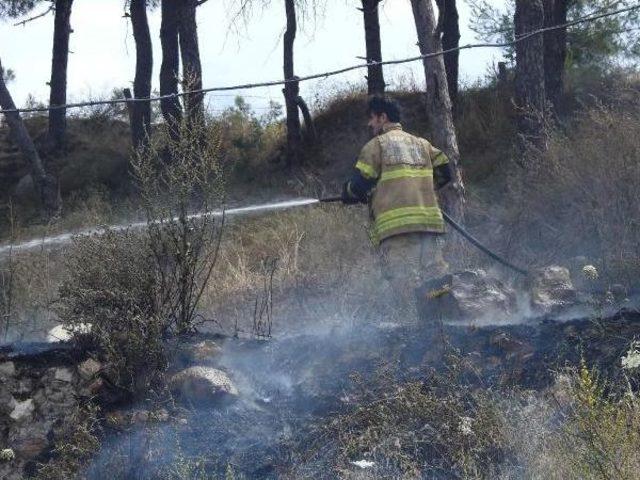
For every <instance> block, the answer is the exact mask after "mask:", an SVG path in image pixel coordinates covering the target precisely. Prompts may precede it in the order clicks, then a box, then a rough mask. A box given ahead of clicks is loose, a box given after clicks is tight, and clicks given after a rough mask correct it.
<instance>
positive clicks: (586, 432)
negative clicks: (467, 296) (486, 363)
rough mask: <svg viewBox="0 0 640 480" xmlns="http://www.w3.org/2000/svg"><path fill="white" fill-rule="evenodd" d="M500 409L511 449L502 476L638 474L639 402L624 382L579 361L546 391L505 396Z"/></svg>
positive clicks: (617, 476) (620, 476)
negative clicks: (605, 376) (613, 380)
mask: <svg viewBox="0 0 640 480" xmlns="http://www.w3.org/2000/svg"><path fill="white" fill-rule="evenodd" d="M500 410H501V415H502V417H503V419H504V421H503V425H504V432H505V433H504V435H505V438H506V441H507V444H508V445H509V449H510V451H511V460H510V462H509V464H508V465H504V466H503V467H502V468H501V475H500V478H504V479H512V478H513V479H517V478H523V477H524V478H549V479H557V480H562V479H566V478H580V479H594V480H595V479H635V478H637V477H638V469H639V468H640V454H639V453H638V452H640V404H639V403H638V397H637V393H634V392H633V391H632V390H630V389H629V388H628V385H614V384H610V383H607V382H605V380H604V379H602V378H601V377H599V376H598V375H597V373H596V372H595V371H594V370H590V369H588V368H587V367H585V365H582V366H581V367H580V368H577V369H570V370H566V371H563V372H562V373H559V374H558V376H557V380H556V384H555V385H554V386H553V387H552V388H551V389H550V391H549V392H547V393H546V394H542V395H540V394H534V393H526V392H519V393H516V394H510V395H505V396H503V398H502V399H501V401H500Z"/></svg>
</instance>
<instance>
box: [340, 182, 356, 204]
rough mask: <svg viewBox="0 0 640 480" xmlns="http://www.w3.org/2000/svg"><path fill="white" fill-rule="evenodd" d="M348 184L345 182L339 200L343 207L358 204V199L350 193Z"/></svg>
mask: <svg viewBox="0 0 640 480" xmlns="http://www.w3.org/2000/svg"><path fill="white" fill-rule="evenodd" d="M350 183H351V181H348V182H345V184H344V186H343V187H342V195H341V198H342V203H344V204H345V205H355V204H356V203H360V199H358V198H357V197H356V196H354V195H353V193H352V192H351V187H350Z"/></svg>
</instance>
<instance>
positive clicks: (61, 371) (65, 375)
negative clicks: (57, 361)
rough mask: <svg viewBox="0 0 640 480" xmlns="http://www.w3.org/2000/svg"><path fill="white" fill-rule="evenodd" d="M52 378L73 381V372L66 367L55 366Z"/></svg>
mask: <svg viewBox="0 0 640 480" xmlns="http://www.w3.org/2000/svg"><path fill="white" fill-rule="evenodd" d="M53 378H54V380H58V381H60V382H67V383H69V382H71V381H73V372H72V371H71V370H70V369H68V368H56V369H55V374H54V376H53Z"/></svg>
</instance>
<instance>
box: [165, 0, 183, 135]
mask: <svg viewBox="0 0 640 480" xmlns="http://www.w3.org/2000/svg"><path fill="white" fill-rule="evenodd" d="M180 2H181V0H162V7H161V12H162V23H161V25H160V43H161V45H162V65H161V66H160V95H175V94H177V93H178V76H179V75H180V50H179V42H178V23H179V17H180ZM160 108H161V110H162V115H163V116H164V119H165V122H167V126H168V127H169V132H170V133H171V135H172V136H173V137H174V138H175V137H176V136H177V135H178V128H179V126H178V124H179V122H180V119H181V118H182V110H181V108H180V100H179V99H178V97H171V98H165V99H163V100H161V101H160Z"/></svg>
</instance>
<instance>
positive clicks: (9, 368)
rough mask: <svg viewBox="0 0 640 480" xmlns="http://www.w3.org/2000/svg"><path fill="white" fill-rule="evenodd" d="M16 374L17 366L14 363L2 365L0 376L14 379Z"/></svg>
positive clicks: (0, 366) (3, 363) (0, 364)
mask: <svg viewBox="0 0 640 480" xmlns="http://www.w3.org/2000/svg"><path fill="white" fill-rule="evenodd" d="M15 374H16V366H15V364H14V363H13V362H2V363H0V375H4V376H5V377H13V376H14V375H15Z"/></svg>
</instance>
